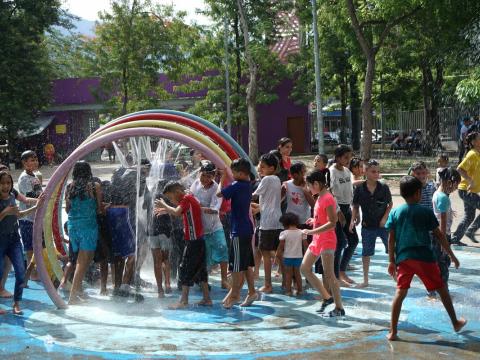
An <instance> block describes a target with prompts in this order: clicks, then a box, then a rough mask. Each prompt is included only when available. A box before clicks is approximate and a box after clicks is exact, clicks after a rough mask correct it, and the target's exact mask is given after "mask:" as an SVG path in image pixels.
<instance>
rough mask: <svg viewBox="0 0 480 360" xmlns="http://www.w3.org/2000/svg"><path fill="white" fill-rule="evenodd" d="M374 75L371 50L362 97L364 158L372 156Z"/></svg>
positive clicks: (362, 144) (373, 55)
mask: <svg viewBox="0 0 480 360" xmlns="http://www.w3.org/2000/svg"><path fill="white" fill-rule="evenodd" d="M374 76H375V53H373V51H372V52H371V53H370V54H369V55H368V57H367V69H366V72H365V84H364V87H363V98H362V130H363V136H362V139H361V148H360V154H361V155H360V156H361V158H362V159H364V160H368V159H370V157H371V156H372V108H373V106H372V89H373V78H374Z"/></svg>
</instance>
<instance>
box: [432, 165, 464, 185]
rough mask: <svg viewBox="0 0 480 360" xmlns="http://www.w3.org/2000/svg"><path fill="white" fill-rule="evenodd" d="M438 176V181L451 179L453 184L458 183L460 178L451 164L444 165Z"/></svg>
mask: <svg viewBox="0 0 480 360" xmlns="http://www.w3.org/2000/svg"><path fill="white" fill-rule="evenodd" d="M438 176H439V178H440V182H444V181H445V182H446V181H451V182H452V183H454V184H458V183H459V182H460V181H461V180H462V177H461V176H460V173H459V172H458V171H457V169H455V168H454V167H452V166H449V167H446V168H445V169H443V170H442V171H440V172H439V173H438Z"/></svg>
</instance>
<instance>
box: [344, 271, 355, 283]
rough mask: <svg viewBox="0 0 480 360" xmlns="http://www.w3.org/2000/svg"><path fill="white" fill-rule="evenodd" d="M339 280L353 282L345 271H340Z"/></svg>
mask: <svg viewBox="0 0 480 360" xmlns="http://www.w3.org/2000/svg"><path fill="white" fill-rule="evenodd" d="M340 281H344V282H346V283H347V284H355V281H353V280H352V279H350V278H349V277H348V276H347V274H345V273H341V274H340Z"/></svg>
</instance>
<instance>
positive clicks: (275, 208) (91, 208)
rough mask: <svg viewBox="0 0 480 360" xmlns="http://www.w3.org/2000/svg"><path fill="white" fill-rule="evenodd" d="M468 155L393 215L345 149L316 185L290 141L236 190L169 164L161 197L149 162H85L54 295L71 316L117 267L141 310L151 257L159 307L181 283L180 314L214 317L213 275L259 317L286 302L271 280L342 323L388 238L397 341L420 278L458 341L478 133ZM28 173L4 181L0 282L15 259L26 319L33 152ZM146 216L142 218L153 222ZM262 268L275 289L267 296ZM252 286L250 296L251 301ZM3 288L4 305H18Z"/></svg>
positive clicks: (240, 164) (324, 166)
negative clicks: (255, 307) (273, 298)
mask: <svg viewBox="0 0 480 360" xmlns="http://www.w3.org/2000/svg"><path fill="white" fill-rule="evenodd" d="M466 146H467V150H468V152H467V154H466V156H465V158H464V159H463V160H462V162H461V163H460V164H459V166H458V170H457V168H453V167H450V166H448V162H449V161H448V158H447V157H446V156H444V155H441V156H440V157H439V159H438V164H439V167H438V169H437V170H436V176H435V180H436V181H431V180H430V179H429V170H428V169H427V166H426V164H425V163H423V162H421V161H420V162H415V163H414V164H413V165H412V167H411V175H412V176H406V177H404V178H402V179H401V181H400V194H401V196H402V197H403V198H404V200H405V204H403V205H401V206H399V207H397V208H395V209H392V208H393V202H392V195H391V192H390V189H389V186H388V185H387V184H386V183H385V182H384V181H383V180H382V179H381V175H380V163H379V162H378V161H375V160H368V161H362V160H361V159H359V158H357V157H354V156H353V155H354V154H353V151H352V149H351V148H350V147H349V146H347V145H338V146H337V147H336V149H335V151H334V157H333V159H328V157H327V156H326V155H317V156H316V157H315V159H314V168H313V170H311V171H309V172H307V170H308V169H307V166H306V165H305V164H304V163H302V162H294V163H292V161H291V159H290V153H291V151H292V141H291V140H290V139H288V138H282V139H281V140H280V141H279V145H278V148H277V149H276V150H273V151H271V152H269V153H266V154H264V155H262V156H261V157H260V160H259V163H258V166H257V172H258V178H256V177H255V176H254V173H255V172H254V171H252V170H253V169H252V167H251V166H252V165H251V163H250V162H249V160H247V159H243V158H239V159H236V160H234V161H233V162H232V163H231V167H230V170H231V174H232V175H233V182H231V181H230V180H229V178H228V172H227V170H226V169H218V168H216V167H215V165H214V164H213V163H212V162H210V161H208V160H205V159H202V156H201V154H200V153H198V152H195V151H193V152H192V157H193V158H194V161H193V162H192V164H191V165H190V164H189V165H188V166H190V167H191V168H190V169H189V170H190V171H197V173H198V175H197V177H196V179H193V180H188V179H186V178H182V174H180V173H179V172H178V171H176V168H175V166H173V165H172V164H170V165H172V167H171V169H170V170H168V169H169V167H168V166H167V165H168V164H164V165H163V169H164V176H163V177H162V178H161V179H159V180H158V181H157V183H156V184H153V185H154V186H152V184H149V172H150V166H151V164H150V162H149V161H147V160H142V161H141V164H139V165H133V164H132V159H127V160H128V164H127V165H126V166H122V167H120V168H118V169H117V170H115V172H114V173H113V175H112V178H111V180H110V181H101V180H100V179H98V178H94V177H93V175H92V170H91V167H90V165H89V164H88V163H87V162H84V161H79V162H77V163H76V164H75V166H74V168H73V171H72V181H71V182H70V183H69V184H68V186H67V188H66V191H65V203H66V212H67V214H68V221H67V223H66V226H65V233H66V234H68V240H67V239H65V242H66V244H68V252H67V253H66V254H62V252H61V251H59V252H58V259H59V261H61V262H63V265H64V266H63V268H64V275H63V278H62V279H59V280H58V281H56V282H55V285H56V286H57V287H59V288H60V289H65V290H69V295H68V303H69V304H70V305H75V304H78V303H82V302H84V301H88V299H86V293H85V292H84V290H83V282H84V280H85V276H86V274H87V273H88V271H89V269H90V268H91V267H92V264H97V265H96V267H97V268H98V269H99V272H100V293H101V294H102V295H107V294H108V286H107V283H108V279H109V277H108V272H109V268H110V271H111V280H112V285H113V286H112V287H113V290H112V293H111V295H112V296H115V297H131V296H133V297H134V298H135V300H136V301H142V299H143V296H142V294H141V293H140V292H139V291H138V290H139V289H141V287H142V286H146V282H145V281H144V280H143V279H142V278H141V277H140V274H141V268H142V265H143V263H144V261H145V258H146V255H147V252H148V250H149V249H150V252H151V254H152V258H153V264H154V275H155V279H156V286H157V291H158V297H159V298H164V297H165V296H166V295H165V294H169V293H171V292H172V291H173V290H172V285H171V279H176V285H177V287H178V290H179V291H180V293H181V295H180V297H179V300H178V302H176V303H175V304H173V305H170V308H173V309H180V308H185V307H187V306H188V304H189V290H190V288H191V287H192V286H194V285H195V284H198V285H199V286H200V288H201V291H202V295H203V296H202V299H201V300H200V302H199V303H198V305H201V306H211V305H212V303H213V301H214V300H215V299H212V298H211V296H210V285H209V274H210V273H211V272H212V271H215V270H216V269H218V270H219V271H220V276H221V283H220V285H221V287H222V288H223V289H225V292H226V293H225V296H224V298H223V299H222V306H223V307H224V308H226V309H230V308H232V307H233V306H235V305H236V304H238V303H240V306H250V305H251V304H252V303H254V302H255V301H256V300H257V299H258V297H259V293H266V294H270V293H272V292H274V291H278V289H275V288H274V287H273V281H272V278H275V277H279V278H280V277H281V288H282V292H284V293H285V295H288V296H302V295H303V293H304V291H305V289H306V288H307V287H310V288H313V289H315V290H316V291H318V293H319V298H320V304H319V305H320V306H319V308H318V310H317V312H318V313H319V314H322V316H326V317H343V316H345V309H344V307H343V303H342V296H341V292H340V287H342V286H343V287H354V286H355V287H359V288H365V287H368V286H369V284H370V283H371V282H372V281H375V279H371V278H369V269H370V259H371V257H372V256H375V247H376V242H377V239H378V238H380V239H381V241H382V243H383V245H384V248H385V252H386V253H387V254H388V257H389V265H388V273H389V274H390V275H391V276H393V277H394V279H395V280H396V281H397V291H396V294H395V297H394V300H393V306H392V321H391V328H390V332H389V334H388V338H389V339H390V340H395V339H396V338H397V324H398V319H399V314H400V310H401V306H402V301H403V299H404V298H405V296H406V295H407V292H408V289H409V287H410V282H411V281H412V278H413V276H414V275H417V276H418V277H419V278H420V279H421V280H422V281H423V283H424V284H425V287H426V289H427V291H428V296H429V297H432V298H434V297H436V296H437V294H438V295H439V297H440V300H441V301H442V303H443V304H444V306H445V308H446V310H447V312H448V314H449V316H450V318H451V321H452V324H453V327H454V329H455V331H459V330H460V329H461V328H463V326H464V325H465V324H466V321H465V320H464V319H463V318H457V316H456V314H455V310H454V308H453V305H452V301H451V298H450V294H449V291H448V278H449V266H450V263H451V262H452V263H453V264H454V265H455V267H458V266H459V262H458V260H457V258H456V257H455V255H454V254H453V252H452V250H451V248H450V243H457V244H461V239H462V237H463V235H464V234H466V235H467V236H468V237H471V238H473V239H474V235H473V234H474V232H475V230H476V229H477V228H478V227H477V228H476V226H477V225H478V226H480V220H479V219H480V217H477V219H476V220H475V221H474V223H473V224H471V223H472V222H473V220H474V216H475V211H476V209H478V208H480V198H479V196H478V194H477V193H478V192H480V171H478V169H479V168H480V167H479V165H480V134H479V133H477V132H471V133H469V134H468V136H467V137H466ZM22 164H23V167H24V172H23V173H22V174H21V176H20V178H19V179H18V191H17V190H16V189H14V188H13V184H14V181H13V179H12V176H11V175H10V173H9V172H8V170H7V169H5V168H4V169H0V235H1V237H2V240H1V241H0V277H3V279H5V277H6V274H7V273H8V271H9V268H10V264H9V263H7V261H6V259H9V260H10V262H11V264H12V265H13V268H14V271H15V277H16V281H15V291H14V294H13V300H14V303H13V312H14V313H15V314H21V313H22V311H21V309H20V303H19V302H20V300H21V298H22V291H23V288H24V287H25V286H27V281H28V277H29V276H30V274H31V273H32V266H31V264H32V263H33V261H34V259H32V225H33V222H32V221H33V218H32V214H33V212H34V211H35V206H34V205H35V204H36V203H37V202H38V201H42V197H41V192H42V184H41V180H40V179H38V177H36V175H35V173H34V172H35V170H36V169H37V168H38V160H37V157H36V154H35V153H34V152H33V151H27V152H24V153H23V154H22ZM167 170H168V171H167ZM136 184H138V186H136ZM457 188H458V189H459V195H460V198H461V199H462V200H463V201H464V204H465V214H464V218H463V220H462V222H461V223H460V225H459V226H458V228H457V229H456V231H455V232H453V233H452V231H451V225H452V216H453V210H452V207H451V203H450V198H449V195H450V194H451V193H452V192H454V191H456V190H457ZM39 199H40V200H39ZM139 199H141V200H139ZM16 201H19V202H20V207H17V206H16ZM138 201H140V206H138ZM140 209H141V210H140ZM138 211H144V213H142V216H140V215H138V214H137V212H138ZM137 215H138V216H137ZM477 223H478V224H477ZM359 227H360V228H361V234H360V235H361V242H362V248H361V257H362V266H363V281H362V282H361V283H359V284H356V283H355V282H354V280H352V279H351V278H350V276H349V275H348V273H349V271H351V270H352V265H351V264H350V263H351V259H352V256H353V255H354V254H355V252H356V251H357V245H358V244H359V241H360V240H359V236H358V234H357V228H359ZM46 240H47V239H46ZM60 250H61V249H60ZM24 251H25V253H26V264H28V265H29V269H30V271H29V272H28V274H27V275H26V274H25V263H24V260H23V259H24V257H23V256H24V255H23V253H24ZM109 264H110V267H109ZM262 264H263V271H264V277H263V283H262V284H261V286H260V287H259V288H257V287H256V285H257V284H256V282H258V279H259V271H260V268H261V267H262ZM386 270H387V269H386ZM50 271H51V270H50ZM317 274H319V275H320V277H319V276H317ZM52 279H55V275H53V273H52ZM245 282H246V285H247V288H248V291H247V293H246V295H245V296H244V297H243V298H242V288H243V286H244V284H245ZM4 283H5V282H4V280H3V281H2V283H1V285H2V286H1V288H0V296H2V297H5V296H11V294H10V293H8V291H6V290H5V289H4V287H3V285H4ZM136 290H137V291H136ZM330 306H333V307H332V308H331V309H329V310H330V311H327V310H328V308H329V307H330ZM0 311H1V312H5V311H4V310H0Z"/></svg>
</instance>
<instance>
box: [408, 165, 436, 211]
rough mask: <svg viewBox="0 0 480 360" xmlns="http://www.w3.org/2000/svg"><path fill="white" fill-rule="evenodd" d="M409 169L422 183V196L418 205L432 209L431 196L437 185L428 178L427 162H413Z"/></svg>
mask: <svg viewBox="0 0 480 360" xmlns="http://www.w3.org/2000/svg"><path fill="white" fill-rule="evenodd" d="M410 170H411V173H412V176H413V177H415V178H417V179H418V180H420V182H421V183H422V198H421V200H420V205H422V206H425V207H426V208H428V209H430V210H432V211H433V204H432V198H433V194H434V193H435V191H436V190H437V187H436V186H435V183H434V182H433V181H429V179H428V175H429V171H428V168H427V164H425V162H423V161H417V162H414V163H413V164H412V167H411V168H410Z"/></svg>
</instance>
